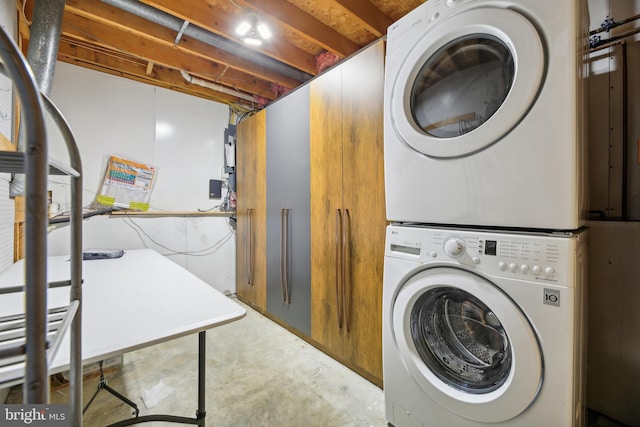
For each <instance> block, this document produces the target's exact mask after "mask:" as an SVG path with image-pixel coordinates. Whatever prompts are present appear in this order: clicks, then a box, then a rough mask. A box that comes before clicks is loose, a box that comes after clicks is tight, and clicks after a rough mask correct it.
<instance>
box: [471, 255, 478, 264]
mask: <svg viewBox="0 0 640 427" xmlns="http://www.w3.org/2000/svg"><path fill="white" fill-rule="evenodd" d="M471 261H473V263H474V264H480V258H478V257H477V256H474V257H473V258H471Z"/></svg>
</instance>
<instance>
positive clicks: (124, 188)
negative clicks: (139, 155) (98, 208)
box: [96, 155, 158, 211]
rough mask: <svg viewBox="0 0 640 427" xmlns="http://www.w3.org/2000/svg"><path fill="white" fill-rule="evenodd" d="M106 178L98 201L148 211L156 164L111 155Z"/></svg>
mask: <svg viewBox="0 0 640 427" xmlns="http://www.w3.org/2000/svg"><path fill="white" fill-rule="evenodd" d="M104 170H105V173H104V180H103V182H102V185H101V187H100V191H99V192H98V194H97V195H96V201H97V202H98V203H99V204H101V205H105V206H113V207H119V208H127V209H133V210H137V211H148V210H149V200H150V197H151V191H152V190H153V184H154V182H155V179H156V175H157V172H158V171H157V168H156V167H155V166H152V165H149V164H145V163H139V162H136V161H133V160H130V159H125V158H123V157H118V156H113V155H112V156H109V158H108V159H107V161H106V167H105V168H104Z"/></svg>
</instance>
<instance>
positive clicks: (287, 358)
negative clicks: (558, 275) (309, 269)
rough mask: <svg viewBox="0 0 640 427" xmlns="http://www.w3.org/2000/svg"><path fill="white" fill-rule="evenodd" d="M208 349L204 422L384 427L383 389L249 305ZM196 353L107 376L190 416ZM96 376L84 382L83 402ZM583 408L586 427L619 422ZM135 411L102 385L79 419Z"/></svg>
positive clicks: (169, 351)
mask: <svg viewBox="0 0 640 427" xmlns="http://www.w3.org/2000/svg"><path fill="white" fill-rule="evenodd" d="M245 307H246V306H245ZM207 356H208V357H207V367H206V369H207V388H206V394H207V403H206V404H207V407H206V410H207V417H206V425H207V426H216V427H268V426H279V427H299V426H306V427H312V426H322V427H386V426H387V421H386V419H385V415H384V394H383V391H382V390H381V389H380V388H378V387H377V386H375V385H373V384H372V383H370V382H369V381H367V380H365V379H363V378H362V377H360V376H359V375H357V374H355V373H354V372H352V371H351V370H349V369H347V368H346V367H344V366H343V365H341V364H340V363H338V362H336V361H335V360H333V359H331V358H330V357H328V356H326V355H325V354H324V353H322V352H320V351H319V350H317V349H315V348H314V347H312V346H311V345H309V344H307V343H306V342H305V341H303V340H301V339H300V338H298V337H296V336H295V335H293V334H291V333H289V332H288V331H286V330H285V329H284V328H282V327H280V326H279V325H277V324H276V323H274V322H272V321H271V320H269V319H267V318H265V317H264V316H262V315H260V314H259V313H257V312H256V311H254V310H252V309H249V308H247V316H246V317H245V318H244V319H242V320H239V321H236V322H233V323H230V324H227V325H224V326H221V327H218V328H215V329H211V330H209V331H208V332H207ZM197 357H198V339H197V335H192V336H188V337H183V338H180V339H176V340H173V341H169V342H166V343H162V344H158V345H155V346H152V347H147V348H145V349H142V350H138V351H135V352H131V353H127V354H126V355H124V359H123V360H124V362H123V363H122V364H121V365H118V366H117V367H114V368H108V369H107V370H106V374H105V378H106V380H107V383H108V385H109V386H111V387H113V388H114V389H116V390H117V391H119V392H121V393H123V394H124V395H125V396H127V397H128V398H130V399H131V400H133V401H134V402H135V403H136V404H137V405H138V408H139V409H140V415H148V414H170V415H179V416H185V417H194V416H195V411H196V408H197ZM98 380H99V378H98V376H97V375H94V376H92V377H89V378H88V379H87V380H85V382H84V390H83V393H84V402H85V403H86V402H88V401H89V399H91V396H92V395H93V393H94V392H95V391H96V388H97V384H98ZM21 402H22V393H21V387H20V386H17V387H14V388H12V389H11V390H10V392H9V395H8V397H7V399H6V403H21ZM51 403H68V387H67V386H66V385H64V384H62V385H59V384H55V383H54V384H53V385H52V389H51ZM589 415H590V416H589V422H588V427H625V426H623V425H622V424H619V423H617V422H615V421H614V420H611V419H608V418H607V417H605V416H602V415H600V414H596V413H590V414H589ZM131 416H132V411H131V409H130V407H129V406H127V405H125V404H124V403H122V402H121V401H120V400H118V399H117V398H115V397H113V396H112V395H111V394H109V393H108V392H107V391H105V390H102V391H100V392H99V394H98V397H97V398H96V400H95V401H94V402H93V403H92V405H91V406H90V407H89V409H88V410H87V412H86V413H85V415H84V418H83V422H84V426H86V427H103V426H105V425H107V424H110V423H114V422H117V421H120V420H123V419H126V418H130V417H131ZM142 425H145V426H150V427H154V426H158V427H159V426H168V425H178V424H167V423H161V422H151V423H145V424H142Z"/></svg>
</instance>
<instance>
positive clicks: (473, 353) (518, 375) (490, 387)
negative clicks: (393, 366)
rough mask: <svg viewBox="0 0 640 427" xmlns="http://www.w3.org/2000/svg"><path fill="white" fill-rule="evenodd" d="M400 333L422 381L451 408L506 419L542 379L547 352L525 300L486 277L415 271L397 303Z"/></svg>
mask: <svg viewBox="0 0 640 427" xmlns="http://www.w3.org/2000/svg"><path fill="white" fill-rule="evenodd" d="M391 320H392V322H393V326H392V328H393V332H394V337H395V340H396V343H397V346H398V351H399V352H400V357H401V358H402V360H403V361H404V364H405V366H406V367H407V369H408V370H409V372H410V373H411V375H412V377H413V378H414V379H415V381H416V382H417V383H418V384H419V385H420V386H421V387H422V388H423V389H424V390H425V392H427V393H428V394H429V395H430V396H431V397H432V398H433V399H434V400H435V401H436V402H438V403H439V404H440V405H442V406H444V407H445V408H447V409H448V410H449V411H451V412H453V413H455V414H457V415H459V416H462V417H465V418H468V419H470V420H474V421H481V422H500V421H505V420H508V419H510V418H513V417H515V416H516V415H518V414H520V413H521V412H522V411H524V410H525V409H526V408H527V407H528V406H529V405H530V404H531V403H532V402H533V401H534V400H535V398H536V396H537V394H538V391H539V388H540V386H541V384H542V376H543V374H542V366H543V362H542V353H541V350H540V345H539V342H538V340H537V337H536V335H535V333H534V330H533V328H532V326H531V324H530V323H529V321H528V320H527V318H526V316H525V315H524V314H523V313H522V311H521V310H520V309H519V308H518V306H517V305H516V304H515V303H514V302H513V301H512V300H511V299H510V298H509V297H508V296H507V295H505V294H504V293H503V292H502V291H501V290H500V289H499V288H498V287H497V286H495V285H494V284H493V283H491V282H489V281H487V280H486V279H484V278H482V277H480V276H478V275H476V274H474V273H471V272H468V271H465V270H461V269H457V268H451V267H435V268H430V269H427V270H424V271H422V272H420V273H418V274H416V275H415V276H413V277H411V278H410V279H409V280H408V281H407V282H406V283H405V284H404V285H403V286H402V288H401V289H400V291H399V292H398V295H397V297H396V300H395V302H394V305H393V314H392V316H391Z"/></svg>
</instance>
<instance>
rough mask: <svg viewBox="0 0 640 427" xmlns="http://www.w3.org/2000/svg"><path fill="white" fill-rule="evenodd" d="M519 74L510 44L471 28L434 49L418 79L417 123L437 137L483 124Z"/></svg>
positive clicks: (415, 94) (413, 102)
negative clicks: (467, 32)
mask: <svg viewBox="0 0 640 427" xmlns="http://www.w3.org/2000/svg"><path fill="white" fill-rule="evenodd" d="M514 77H515V65H514V62H513V56H512V55H511V51H510V50H509V48H508V47H507V46H506V45H505V44H504V43H503V42H502V41H500V39H498V38H496V37H491V36H486V35H482V34H472V35H468V36H463V37H460V38H459V39H456V40H453V41H452V42H450V43H448V44H447V45H445V46H444V47H442V48H440V49H439V50H438V51H436V53H434V54H433V55H432V56H431V57H430V58H429V59H428V60H427V62H425V64H424V65H423V66H422V68H421V69H420V71H418V75H417V76H416V80H415V82H414V83H413V88H412V89H411V95H410V106H411V107H410V108H411V113H412V115H413V119H414V120H415V122H416V124H417V125H418V126H419V127H420V129H422V130H423V131H424V132H425V133H426V134H428V135H430V136H433V137H435V138H454V137H457V136H460V135H464V134H466V133H469V132H471V131H473V130H475V129H476V128H478V127H480V126H482V124H483V123H484V122H486V121H487V120H489V119H490V118H491V116H493V115H494V113H495V112H496V111H497V110H498V108H500V106H501V105H502V104H503V103H504V101H505V99H506V98H507V95H508V94H509V90H510V89H511V85H512V84H513V80H514Z"/></svg>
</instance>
